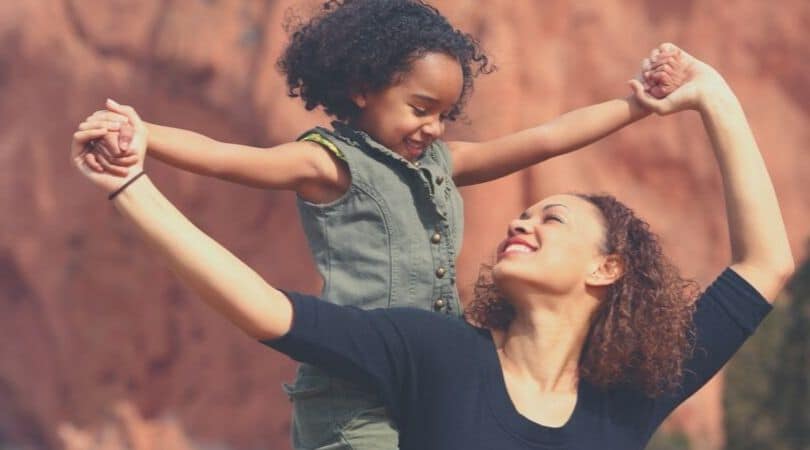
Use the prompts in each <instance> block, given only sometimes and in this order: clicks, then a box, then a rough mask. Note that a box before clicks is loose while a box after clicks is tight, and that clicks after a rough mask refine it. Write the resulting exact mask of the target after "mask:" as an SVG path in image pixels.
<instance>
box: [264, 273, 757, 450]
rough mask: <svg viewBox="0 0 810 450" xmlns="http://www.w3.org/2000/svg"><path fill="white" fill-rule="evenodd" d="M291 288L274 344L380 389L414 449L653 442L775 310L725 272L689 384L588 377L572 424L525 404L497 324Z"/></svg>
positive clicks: (711, 297) (707, 300) (701, 329)
mask: <svg viewBox="0 0 810 450" xmlns="http://www.w3.org/2000/svg"><path fill="white" fill-rule="evenodd" d="M288 297H289V298H290V301H291V302H292V304H293V308H294V314H295V316H294V320H293V326H292V329H291V330H290V332H289V333H288V334H287V335H285V336H284V337H282V338H280V339H277V340H274V341H265V342H264V343H265V344H266V345H268V346H270V347H272V348H275V349H276V350H279V351H281V352H283V353H286V354H287V355H289V356H291V357H292V358H294V359H296V360H298V361H302V362H307V363H311V364H314V365H317V366H320V367H323V368H324V369H327V370H328V371H331V372H333V373H334V374H336V375H338V376H341V377H345V378H347V379H351V380H355V381H359V382H361V383H368V384H370V385H372V386H374V387H376V389H377V390H378V391H379V392H380V394H381V395H382V398H383V399H384V401H385V403H386V406H387V407H388V409H389V413H390V414H391V417H392V418H393V420H394V421H395V423H396V425H397V427H398V428H399V430H400V448H401V449H403V450H432V449H436V450H450V449H464V450H476V449H482V450H483V449H488V450H490V449H497V450H517V449H570V450H580V449H581V450H592V449H606V450H608V449H616V450H628V449H642V448H644V446H645V445H646V443H647V441H648V440H649V439H650V437H651V435H652V434H653V432H654V431H655V429H656V428H657V427H658V426H659V425H660V423H661V422H662V421H663V420H664V418H665V417H666V416H667V415H669V413H670V412H672V410H673V409H674V408H675V407H676V406H678V405H679V404H680V403H681V402H683V401H684V400H685V399H686V398H687V397H689V396H690V395H692V394H693V393H694V392H695V391H697V390H698V389H699V388H700V387H701V386H703V385H704V384H705V383H706V382H707V381H708V380H709V379H710V378H711V377H712V376H713V375H714V374H715V373H717V371H718V370H720V368H721V367H722V366H723V365H724V364H725V363H726V362H727V361H728V359H729V358H730V357H731V356H732V355H733V354H734V353H735V352H736V351H737V349H738V348H739V347H740V346H741V345H742V343H743V342H744V341H745V340H746V338H747V337H748V336H750V335H751V333H752V332H753V331H754V329H755V328H756V327H757V325H758V324H759V323H760V322H761V320H762V319H763V318H764V317H765V315H766V314H767V313H768V312H769V311H770V309H771V306H770V304H768V302H767V301H765V299H763V298H762V296H761V295H760V294H759V293H758V292H757V291H756V290H755V289H754V288H753V287H752V286H751V285H750V284H748V283H747V282H746V281H745V280H744V279H743V278H742V277H740V276H739V275H738V274H737V273H736V272H734V271H733V270H731V269H727V270H725V271H724V272H723V273H722V274H721V275H720V276H719V277H718V278H717V280H715V281H714V283H712V284H711V286H710V287H709V288H708V289H707V290H706V291H705V292H704V293H703V295H702V296H701V297H700V298H699V299H698V303H697V308H696V312H695V316H694V322H695V331H696V342H695V343H696V345H695V352H694V355H693V356H692V357H691V358H690V359H689V360H688V361H687V363H686V370H685V374H684V380H683V383H682V387H681V389H679V390H678V392H677V393H675V394H672V395H665V396H662V397H659V398H655V399H653V398H649V397H647V396H645V395H644V394H643V393H641V392H640V391H637V390H634V389H632V388H621V389H607V390H603V389H599V388H596V387H594V386H592V385H590V384H588V383H587V382H586V381H582V380H581V381H580V382H579V386H578V396H577V403H576V406H575V408H574V411H573V413H572V414H571V417H570V418H569V420H568V422H567V423H565V425H563V426H561V427H559V428H552V427H547V426H543V425H540V424H537V423H535V422H532V421H531V420H529V419H527V418H525V417H524V416H522V415H521V414H520V413H519V412H518V411H517V410H516V409H515V407H514V405H513V403H512V401H511V399H510V398H509V394H508V392H507V390H506V385H505V383H504V378H503V373H502V370H501V366H500V362H499V360H498V356H497V353H496V349H495V346H494V344H493V341H492V336H491V334H490V332H489V331H488V330H484V329H480V328H476V327H473V326H471V325H469V324H467V323H465V322H464V321H462V320H459V319H456V318H451V317H446V316H443V315H439V314H434V313H430V312H426V311H421V310H417V309H407V308H401V309H396V308H392V309H378V310H370V311H365V310H361V309H358V308H353V307H341V306H337V305H334V304H331V303H329V302H326V301H322V300H319V299H318V298H316V297H310V296H305V295H300V294H294V293H290V294H288Z"/></svg>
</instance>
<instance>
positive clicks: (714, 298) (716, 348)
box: [652, 268, 772, 428]
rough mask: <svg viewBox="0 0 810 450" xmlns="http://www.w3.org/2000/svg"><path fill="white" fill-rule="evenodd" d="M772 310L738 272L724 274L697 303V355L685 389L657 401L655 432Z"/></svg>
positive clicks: (688, 363) (686, 371) (688, 364)
mask: <svg viewBox="0 0 810 450" xmlns="http://www.w3.org/2000/svg"><path fill="white" fill-rule="evenodd" d="M771 309H772V307H771V305H770V304H769V303H768V301H767V300H765V298H763V297H762V294H760V293H759V292H758V291H757V290H756V289H755V288H754V287H753V286H751V285H750V284H749V283H748V282H747V281H746V280H745V279H744V278H742V277H741V276H740V275H738V274H737V272H735V271H734V270H732V269H730V268H728V269H726V270H725V271H724V272H723V273H722V274H720V276H719V277H718V278H717V279H716V280H715V281H714V282H713V283H712V284H711V285H710V286H709V288H708V289H706V291H705V292H704V293H703V295H701V297H700V298H699V299H698V301H697V305H696V311H695V315H694V325H695V348H694V353H693V355H692V357H691V358H690V359H689V360H688V361H686V364H685V366H684V376H683V383H682V387H681V388H680V389H679V390H678V391H677V392H676V393H674V394H673V395H669V396H664V397H661V398H660V399H658V400H656V401H655V411H654V414H653V416H652V419H653V422H654V423H653V428H654V427H657V426H658V424H660V423H661V422H662V421H663V420H664V418H666V416H668V415H669V413H670V412H672V410H673V409H675V407H677V406H678V405H680V404H681V403H682V402H683V401H684V400H686V399H687V398H689V397H690V396H691V395H692V394H694V393H695V392H696V391H697V390H698V389H700V388H701V387H703V385H704V384H706V383H707V382H708V381H709V380H710V379H711V378H712V377H713V376H714V375H715V374H716V373H717V372H718V371H719V370H720V369H721V368H722V367H723V366H724V365H725V364H726V362H728V360H729V359H731V357H732V356H733V355H734V353H736V352H737V350H738V349H739V348H740V347H741V346H742V344H743V343H744V342H745V340H746V339H748V337H749V336H751V334H753V332H754V330H755V329H756V328H757V326H759V324H760V322H762V320H763V319H764V318H765V316H766V315H767V314H768V313H769V312H770V311H771Z"/></svg>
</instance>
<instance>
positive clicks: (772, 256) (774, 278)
mask: <svg viewBox="0 0 810 450" xmlns="http://www.w3.org/2000/svg"><path fill="white" fill-rule="evenodd" d="M674 58H677V60H675V59H673V60H672V61H670V62H671V63H672V64H683V65H685V66H686V67H687V69H686V72H687V80H688V81H687V82H686V83H685V84H684V85H683V86H681V87H680V88H679V89H677V90H676V91H675V92H673V93H672V94H670V95H669V96H668V97H666V98H664V99H662V100H658V99H654V98H652V97H650V96H649V95H647V94H646V93H645V92H644V91H643V89H642V88H641V86H640V85H639V84H638V83H635V84H634V85H633V88H634V90H635V92H636V95H637V97H638V98H639V99H640V100H641V101H642V102H643V103H645V104H647V105H648V106H649V107H650V108H651V109H653V110H654V111H656V112H658V113H660V114H667V113H670V112H675V111H679V110H683V109H694V110H697V111H699V112H700V115H701V118H702V120H703V125H704V128H705V129H706V133H707V134H708V136H709V139H710V141H711V145H712V149H713V151H714V154H715V157H716V159H717V163H718V165H719V168H720V173H721V176H722V180H723V192H724V195H725V201H726V215H727V218H728V229H729V236H730V239H731V255H732V260H731V267H732V269H734V271H735V272H737V273H738V274H739V275H741V276H742V277H743V278H744V279H745V280H746V281H748V282H749V283H750V284H751V285H753V286H754V287H755V288H756V289H757V290H758V291H759V292H760V293H761V294H762V295H763V296H764V297H765V298H767V299H768V300H769V301H771V302H772V301H773V300H774V298H775V297H776V295H777V294H778V293H779V291H780V290H781V289H782V287H783V286H784V284H785V282H786V281H787V279H788V278H789V277H790V275H791V274H792V273H793V270H794V261H793V256H792V254H791V251H790V245H789V243H788V239H787V233H786V231H785V225H784V223H783V221H782V213H781V211H780V209H779V203H778V201H777V198H776V193H775V191H774V188H773V184H772V183H771V179H770V177H769V175H768V171H767V169H766V167H765V162H764V161H763V159H762V155H761V154H760V152H759V147H758V146H757V143H756V140H755V139H754V135H753V133H752V132H751V129H750V127H749V126H748V121H747V120H746V118H745V114H744V112H743V109H742V106H741V105H740V102H739V101H738V100H737V97H736V96H735V95H734V92H733V91H732V90H731V88H730V87H729V86H728V84H727V83H726V82H725V80H724V79H723V77H722V76H720V74H719V73H717V71H715V70H714V69H713V68H711V67H710V66H708V65H707V64H705V63H703V62H701V61H698V60H697V59H695V58H694V57H692V56H690V55H688V54H687V53H686V52H683V51H681V52H679V53H678V54H677V55H676V56H674ZM662 63H663V62H662ZM648 76H651V77H666V76H667V74H666V73H665V72H656V71H655V69H654V68H653V70H652V71H651V72H650V73H649V74H648ZM653 81H661V80H653Z"/></svg>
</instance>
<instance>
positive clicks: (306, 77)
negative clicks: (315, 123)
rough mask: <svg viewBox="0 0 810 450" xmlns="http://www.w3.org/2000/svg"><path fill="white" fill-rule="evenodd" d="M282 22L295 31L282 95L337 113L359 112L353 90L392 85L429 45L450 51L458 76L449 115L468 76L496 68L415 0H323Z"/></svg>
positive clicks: (342, 116) (283, 65) (466, 89)
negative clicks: (298, 19) (301, 16)
mask: <svg viewBox="0 0 810 450" xmlns="http://www.w3.org/2000/svg"><path fill="white" fill-rule="evenodd" d="M287 25H288V28H294V30H293V32H292V36H291V40H290V43H289V45H288V46H287V48H286V50H285V51H284V54H283V55H282V56H281V58H279V60H278V63H277V66H278V68H279V70H280V71H281V72H282V73H283V74H284V75H285V76H286V79H287V87H288V94H289V95H290V96H291V97H301V99H302V100H303V101H304V104H305V106H306V108H307V110H312V109H315V108H316V107H318V106H323V108H324V110H325V111H326V113H327V114H330V115H334V116H336V117H337V118H338V119H339V120H346V119H350V118H353V117H355V116H356V115H357V114H358V113H359V109H358V108H357V106H356V105H355V104H354V103H353V102H352V99H351V95H352V94H355V93H357V92H359V91H361V90H367V91H369V92H375V91H379V90H380V89H383V88H385V87H387V86H390V85H391V84H392V83H395V82H396V81H397V77H398V76H400V75H402V74H405V73H407V72H408V70H409V69H410V66H411V63H412V62H413V61H414V60H415V59H417V58H419V57H421V56H423V55H425V54H426V53H429V52H437V53H443V54H446V55H448V56H450V57H452V58H454V59H455V60H457V61H458V62H459V64H460V65H461V69H462V72H463V75H464V85H463V89H462V93H461V96H460V98H459V101H458V102H457V103H456V104H455V105H454V106H453V108H452V110H451V111H450V112H449V113H448V114H447V118H448V119H449V120H455V119H456V118H457V117H458V115H459V114H460V113H461V110H462V108H463V106H464V103H465V101H466V100H467V98H468V97H469V95H470V93H471V92H472V87H473V79H474V78H475V77H476V76H477V75H478V74H479V73H489V72H491V71H492V70H494V67H493V66H492V65H490V63H489V60H488V58H487V56H486V55H485V54H484V53H483V52H482V51H481V48H480V47H479V44H478V42H477V41H476V40H475V39H474V38H472V37H471V36H470V35H468V34H465V33H462V32H461V31H459V30H456V29H454V28H453V26H452V25H450V23H449V22H448V21H447V19H446V18H445V17H444V16H442V15H441V14H440V13H439V11H438V10H437V9H436V8H434V7H432V6H430V5H428V4H426V3H424V2H423V1H421V0H329V1H327V2H325V3H324V4H323V11H322V12H321V13H320V14H318V15H316V16H314V17H312V18H311V19H309V21H307V22H305V23H301V24H293V20H290V21H288V24H287Z"/></svg>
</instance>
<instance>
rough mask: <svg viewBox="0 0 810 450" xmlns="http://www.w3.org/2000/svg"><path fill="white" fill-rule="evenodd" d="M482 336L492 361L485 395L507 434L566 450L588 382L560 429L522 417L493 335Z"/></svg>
mask: <svg viewBox="0 0 810 450" xmlns="http://www.w3.org/2000/svg"><path fill="white" fill-rule="evenodd" d="M481 334H482V335H483V336H484V337H485V342H486V344H485V348H486V352H485V353H486V356H485V358H486V359H489V361H486V364H484V367H486V368H487V369H486V370H487V373H486V374H485V380H486V382H485V385H486V394H485V395H486V398H487V403H488V404H489V406H490V409H491V411H492V414H493V415H494V416H495V420H496V422H498V424H499V425H500V426H501V427H502V428H503V429H504V431H506V432H507V433H509V434H511V435H512V436H514V437H515V438H517V439H518V440H520V441H524V442H526V443H528V444H531V445H534V446H542V447H544V448H564V447H565V446H566V445H565V443H566V442H569V443H570V442H574V440H572V435H573V434H575V433H574V430H576V429H577V428H578V426H577V424H578V423H579V422H580V421H581V415H582V414H581V413H582V410H583V407H584V405H585V404H586V400H587V395H588V392H589V391H590V390H589V389H588V387H587V383H584V382H582V381H580V382H579V383H578V384H577V400H576V404H575V405H574V410H573V411H572V412H571V416H570V417H569V418H568V421H566V422H565V424H563V425H562V426H560V427H550V426H546V425H542V424H539V423H537V422H534V421H532V420H530V419H528V418H527V417H525V416H524V415H522V414H521V413H520V412H519V411H518V410H517V408H515V405H514V403H512V398H511V397H510V396H509V391H508V390H507V389H506V380H505V379H504V377H503V369H502V368H501V362H500V359H498V352H497V349H496V348H495V342H494V340H493V338H492V334H491V332H489V331H486V332H485V333H481Z"/></svg>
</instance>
